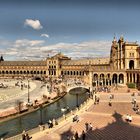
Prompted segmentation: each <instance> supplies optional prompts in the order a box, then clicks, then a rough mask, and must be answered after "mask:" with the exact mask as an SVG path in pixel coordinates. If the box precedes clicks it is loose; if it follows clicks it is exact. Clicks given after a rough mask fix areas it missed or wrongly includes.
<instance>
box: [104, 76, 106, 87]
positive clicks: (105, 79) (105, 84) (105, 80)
mask: <svg viewBox="0 0 140 140" xmlns="http://www.w3.org/2000/svg"><path fill="white" fill-rule="evenodd" d="M104 80H105V86H106V76H105V77H104Z"/></svg>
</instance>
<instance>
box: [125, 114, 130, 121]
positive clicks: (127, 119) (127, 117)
mask: <svg viewBox="0 0 140 140" xmlns="http://www.w3.org/2000/svg"><path fill="white" fill-rule="evenodd" d="M125 120H126V121H127V122H128V121H129V115H128V114H127V115H126V119H125Z"/></svg>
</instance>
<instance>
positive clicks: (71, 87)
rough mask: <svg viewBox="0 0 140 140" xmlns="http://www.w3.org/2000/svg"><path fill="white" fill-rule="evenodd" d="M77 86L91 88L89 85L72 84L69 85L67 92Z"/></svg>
mask: <svg viewBox="0 0 140 140" xmlns="http://www.w3.org/2000/svg"><path fill="white" fill-rule="evenodd" d="M75 88H85V89H88V90H89V89H90V86H89V85H72V86H67V92H69V91H70V90H72V89H75Z"/></svg>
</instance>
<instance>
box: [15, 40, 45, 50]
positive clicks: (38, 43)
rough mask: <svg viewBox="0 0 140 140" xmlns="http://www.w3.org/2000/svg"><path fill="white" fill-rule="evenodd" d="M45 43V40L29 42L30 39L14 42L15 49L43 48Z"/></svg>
mask: <svg viewBox="0 0 140 140" xmlns="http://www.w3.org/2000/svg"><path fill="white" fill-rule="evenodd" d="M44 42H45V41H44V40H28V39H21V40H16V41H15V42H14V45H13V46H14V47H17V48H19V47H35V46H41V45H43V43H44Z"/></svg>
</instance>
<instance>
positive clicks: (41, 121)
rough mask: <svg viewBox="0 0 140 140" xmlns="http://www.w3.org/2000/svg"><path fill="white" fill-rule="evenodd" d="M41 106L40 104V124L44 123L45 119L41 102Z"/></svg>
mask: <svg viewBox="0 0 140 140" xmlns="http://www.w3.org/2000/svg"><path fill="white" fill-rule="evenodd" d="M39 106H40V125H42V124H43V119H42V108H43V105H42V104H40V105H39Z"/></svg>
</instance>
